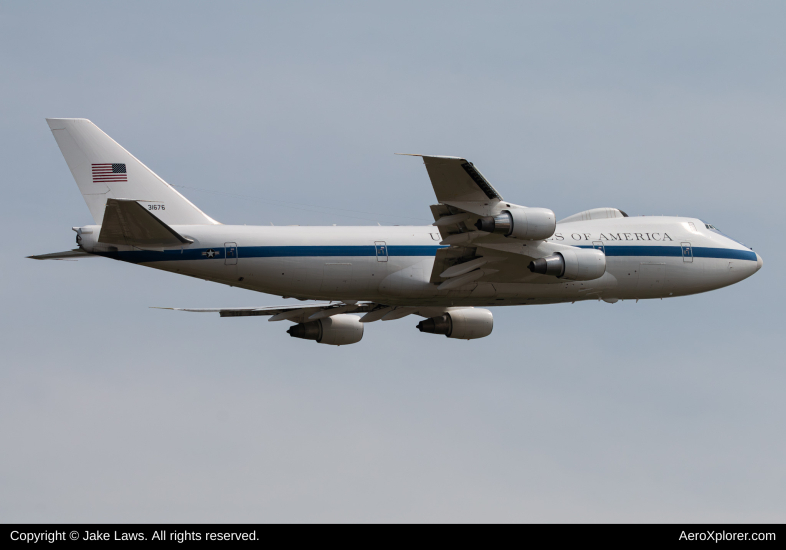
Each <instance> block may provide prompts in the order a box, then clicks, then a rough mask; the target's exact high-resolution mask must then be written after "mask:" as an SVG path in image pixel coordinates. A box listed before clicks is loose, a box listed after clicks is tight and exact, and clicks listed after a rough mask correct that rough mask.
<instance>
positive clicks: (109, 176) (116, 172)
mask: <svg viewBox="0 0 786 550" xmlns="http://www.w3.org/2000/svg"><path fill="white" fill-rule="evenodd" d="M116 181H128V177H127V174H126V165H125V164H94V165H93V183H98V182H101V183H110V182H116Z"/></svg>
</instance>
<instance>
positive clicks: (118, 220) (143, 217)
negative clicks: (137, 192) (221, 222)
mask: <svg viewBox="0 0 786 550" xmlns="http://www.w3.org/2000/svg"><path fill="white" fill-rule="evenodd" d="M142 202H144V201H142ZM98 242H100V243H106V244H116V245H117V244H119V245H127V246H136V247H139V248H146V247H169V246H180V245H182V244H188V243H191V242H193V241H191V240H190V239H186V238H185V237H183V236H181V235H180V234H178V233H177V232H176V231H175V230H174V229H172V228H171V227H169V226H168V225H167V224H165V223H164V222H162V221H161V220H159V219H158V218H157V217H156V216H155V215H154V214H153V213H152V212H150V211H149V210H148V209H147V208H145V207H144V206H142V205H141V204H139V202H138V201H135V200H129V199H107V201H106V210H104V221H103V223H102V224H101V233H100V234H99V235H98Z"/></svg>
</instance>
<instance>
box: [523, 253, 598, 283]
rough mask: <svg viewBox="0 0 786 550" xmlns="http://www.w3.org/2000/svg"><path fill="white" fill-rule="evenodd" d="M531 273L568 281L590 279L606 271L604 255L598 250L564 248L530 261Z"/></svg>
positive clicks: (596, 277)
mask: <svg viewBox="0 0 786 550" xmlns="http://www.w3.org/2000/svg"><path fill="white" fill-rule="evenodd" d="M527 268H528V269H529V270H530V271H531V272H532V273H538V274H540V275H552V276H554V277H557V278H558V279H568V280H570V281H592V280H593V279H598V278H600V277H603V274H604V273H606V255H605V254H604V253H603V252H601V251H600V250H595V249H593V250H588V249H577V250H564V251H562V252H557V253H556V254H553V255H551V256H547V257H545V258H538V259H537V260H534V261H532V262H530V264H529V265H528V266H527Z"/></svg>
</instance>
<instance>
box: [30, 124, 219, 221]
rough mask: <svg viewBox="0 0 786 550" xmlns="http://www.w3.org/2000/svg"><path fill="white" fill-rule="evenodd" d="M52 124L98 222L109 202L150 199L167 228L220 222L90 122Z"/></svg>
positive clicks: (101, 219)
mask: <svg viewBox="0 0 786 550" xmlns="http://www.w3.org/2000/svg"><path fill="white" fill-rule="evenodd" d="M46 121H47V123H48V124H49V128H50V129H51V130H52V134H54V136H55V140H56V141H57V145H58V146H59V147H60V151H61V152H62V153H63V157H65V160H66V163H67V164H68V168H69V169H70V170H71V174H73V176H74V179H75V180H76V184H77V185H78V186H79V190H80V191H81V192H82V196H83V197H84V199H85V202H86V203H87V207H88V208H89V209H90V213H91V214H92V215H93V219H94V220H95V223H97V224H101V223H102V221H103V219H104V208H106V201H107V199H133V200H140V201H147V202H146V203H145V204H149V205H150V209H151V210H155V215H156V217H157V218H159V219H161V221H163V222H164V223H166V224H167V225H209V224H217V223H218V222H217V221H215V220H214V219H212V218H211V217H210V216H208V215H206V214H205V213H204V212H202V211H201V210H200V209H199V208H197V207H196V206H194V205H193V204H192V203H191V202H190V201H189V200H188V199H186V198H185V197H184V196H183V195H181V194H180V193H178V192H177V191H175V189H174V188H173V187H172V186H171V185H169V184H168V183H167V182H165V181H164V180H162V179H161V178H159V177H158V176H157V175H156V174H155V173H154V172H153V171H152V170H150V168H148V167H147V166H145V165H144V164H142V163H141V162H139V161H138V160H137V159H136V157H134V156H133V155H132V154H131V153H129V152H128V151H126V150H125V149H123V148H122V147H121V146H120V145H119V144H118V143H117V142H116V141H115V140H113V139H112V138H111V137H109V136H108V135H106V134H105V133H104V132H102V131H101V129H100V128H98V126H96V125H95V124H93V123H92V122H90V121H89V120H87V119H85V118H48V119H46Z"/></svg>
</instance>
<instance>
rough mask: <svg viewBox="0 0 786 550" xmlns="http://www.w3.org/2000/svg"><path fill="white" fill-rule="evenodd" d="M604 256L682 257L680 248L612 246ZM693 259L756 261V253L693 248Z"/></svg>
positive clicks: (605, 247) (607, 247)
mask: <svg viewBox="0 0 786 550" xmlns="http://www.w3.org/2000/svg"><path fill="white" fill-rule="evenodd" d="M578 248H594V247H592V246H586V245H584V246H579V247H578ZM604 250H605V253H606V256H609V257H612V256H662V257H675V258H679V257H681V256H682V247H681V246H626V245H612V246H604ZM693 257H694V258H719V259H728V260H749V261H752V262H755V261H757V259H756V253H755V252H753V251H752V250H738V249H734V248H709V247H701V246H694V247H693Z"/></svg>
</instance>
